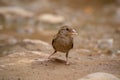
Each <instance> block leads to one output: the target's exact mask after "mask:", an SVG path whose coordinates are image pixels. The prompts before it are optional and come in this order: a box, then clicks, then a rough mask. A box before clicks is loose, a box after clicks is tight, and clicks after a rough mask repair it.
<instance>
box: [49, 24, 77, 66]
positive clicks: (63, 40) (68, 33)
mask: <svg viewBox="0 0 120 80" xmlns="http://www.w3.org/2000/svg"><path fill="white" fill-rule="evenodd" d="M74 34H77V32H76V31H75V30H74V29H73V28H71V27H69V26H63V27H61V29H60V30H59V31H58V33H57V35H56V36H55V38H54V39H53V40H52V46H53V48H54V50H55V51H54V52H53V53H52V54H51V55H50V56H49V57H48V58H50V57H51V56H52V55H53V54H55V53H56V52H57V51H60V52H64V53H66V64H69V61H68V53H69V50H70V49H72V48H73V37H72V35H74Z"/></svg>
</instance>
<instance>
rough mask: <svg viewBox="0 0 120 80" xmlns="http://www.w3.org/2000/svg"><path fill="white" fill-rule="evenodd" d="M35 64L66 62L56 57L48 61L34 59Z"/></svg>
mask: <svg viewBox="0 0 120 80" xmlns="http://www.w3.org/2000/svg"><path fill="white" fill-rule="evenodd" d="M35 62H37V63H60V64H65V63H66V61H65V60H63V59H59V58H56V57H52V58H50V59H35Z"/></svg>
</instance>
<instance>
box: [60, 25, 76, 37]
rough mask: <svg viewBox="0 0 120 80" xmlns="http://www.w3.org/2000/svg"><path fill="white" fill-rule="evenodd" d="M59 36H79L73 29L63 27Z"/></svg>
mask: <svg viewBox="0 0 120 80" xmlns="http://www.w3.org/2000/svg"><path fill="white" fill-rule="evenodd" d="M58 34H60V35H65V36H72V35H77V32H76V30H75V29H73V28H72V27H69V26H63V27H61V28H60V30H59V32H58Z"/></svg>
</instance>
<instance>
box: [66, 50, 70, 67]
mask: <svg viewBox="0 0 120 80" xmlns="http://www.w3.org/2000/svg"><path fill="white" fill-rule="evenodd" d="M68 53H69V52H67V53H66V64H67V65H68V64H69V60H68Z"/></svg>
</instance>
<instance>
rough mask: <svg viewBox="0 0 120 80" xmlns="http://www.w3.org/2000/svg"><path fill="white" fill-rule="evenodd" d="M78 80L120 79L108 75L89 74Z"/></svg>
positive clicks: (100, 73)
mask: <svg viewBox="0 0 120 80" xmlns="http://www.w3.org/2000/svg"><path fill="white" fill-rule="evenodd" d="M78 80H120V79H119V78H117V77H116V76H114V75H112V74H109V73H104V72H96V73H92V74H89V75H87V76H85V77H83V78H81V79H78Z"/></svg>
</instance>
